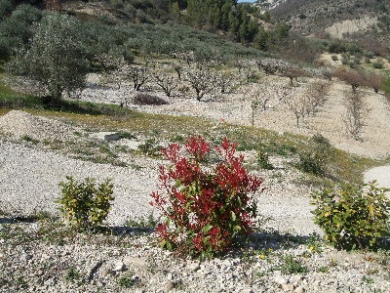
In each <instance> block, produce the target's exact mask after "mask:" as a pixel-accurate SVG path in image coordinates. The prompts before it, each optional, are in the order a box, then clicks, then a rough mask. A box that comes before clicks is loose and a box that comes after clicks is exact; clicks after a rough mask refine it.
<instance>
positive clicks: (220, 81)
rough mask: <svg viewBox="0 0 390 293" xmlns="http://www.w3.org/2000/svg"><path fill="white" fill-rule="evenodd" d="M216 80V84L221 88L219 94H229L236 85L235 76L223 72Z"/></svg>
mask: <svg viewBox="0 0 390 293" xmlns="http://www.w3.org/2000/svg"><path fill="white" fill-rule="evenodd" d="M215 78H216V84H217V85H218V86H219V87H220V88H221V93H222V94H224V93H230V92H231V91H232V89H233V88H234V87H236V86H237V85H238V81H237V78H236V75H235V74H233V73H231V72H230V73H227V72H224V73H222V74H219V75H218V76H216V77H215Z"/></svg>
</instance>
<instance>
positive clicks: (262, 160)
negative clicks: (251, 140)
mask: <svg viewBox="0 0 390 293" xmlns="http://www.w3.org/2000/svg"><path fill="white" fill-rule="evenodd" d="M257 162H258V164H259V166H260V167H261V168H263V169H266V170H272V169H274V166H273V165H272V164H271V163H270V162H269V157H268V154H267V153H266V152H263V151H261V150H259V151H258V152H257Z"/></svg>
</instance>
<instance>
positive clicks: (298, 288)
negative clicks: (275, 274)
mask: <svg viewBox="0 0 390 293" xmlns="http://www.w3.org/2000/svg"><path fill="white" fill-rule="evenodd" d="M303 292H305V291H304V289H303V288H302V287H301V286H298V287H296V288H295V290H294V293H303Z"/></svg>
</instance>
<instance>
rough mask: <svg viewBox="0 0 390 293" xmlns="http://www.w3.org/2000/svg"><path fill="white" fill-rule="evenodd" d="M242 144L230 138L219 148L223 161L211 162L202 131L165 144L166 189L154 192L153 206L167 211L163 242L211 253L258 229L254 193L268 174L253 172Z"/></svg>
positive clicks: (163, 179) (160, 232)
mask: <svg viewBox="0 0 390 293" xmlns="http://www.w3.org/2000/svg"><path fill="white" fill-rule="evenodd" d="M236 147H237V144H236V143H230V142H229V141H228V140H227V139H226V138H225V139H224V140H223V142H222V144H221V146H219V147H216V148H215V151H216V153H217V154H218V156H219V157H220V161H219V162H217V163H216V164H214V165H212V164H210V163H209V162H208V158H209V155H210V153H211V151H212V150H211V147H210V144H209V143H207V142H206V141H205V140H204V139H203V138H202V137H201V136H197V137H191V138H189V139H188V141H187V142H186V143H185V153H186V155H183V154H182V153H183V152H182V147H181V146H179V145H178V144H172V145H170V146H169V147H168V148H166V149H163V151H162V152H163V154H164V156H165V158H166V159H168V160H169V161H171V162H172V165H170V166H169V167H165V166H160V175H159V179H160V183H161V189H162V191H161V193H160V192H153V193H152V194H151V196H152V198H153V201H152V202H151V205H152V206H154V207H156V208H157V209H158V210H160V211H161V212H162V215H163V216H164V217H165V221H164V222H163V223H161V224H159V225H158V227H157V234H158V236H159V238H160V244H161V246H162V247H166V248H168V249H173V248H174V247H179V248H182V249H184V250H185V251H186V252H187V253H189V254H193V255H199V254H200V255H201V257H210V256H212V255H213V254H215V253H219V252H224V251H227V250H229V249H230V248H232V245H233V244H234V243H236V240H238V239H242V238H245V237H246V236H248V235H249V233H251V231H252V228H251V227H252V220H253V218H254V217H255V216H256V205H255V202H254V201H253V198H252V196H250V194H253V193H254V192H255V191H257V190H258V189H259V187H260V185H261V183H262V179H260V178H257V177H255V176H251V175H248V173H247V171H246V170H245V169H244V166H243V160H244V157H243V156H236V155H235V151H236Z"/></svg>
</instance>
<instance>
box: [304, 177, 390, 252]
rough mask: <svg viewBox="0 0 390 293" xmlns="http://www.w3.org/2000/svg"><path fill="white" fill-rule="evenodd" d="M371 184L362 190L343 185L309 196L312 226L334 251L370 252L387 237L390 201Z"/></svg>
mask: <svg viewBox="0 0 390 293" xmlns="http://www.w3.org/2000/svg"><path fill="white" fill-rule="evenodd" d="M387 191H390V189H385V188H378V187H376V185H375V182H372V183H370V184H368V185H363V186H358V187H356V186H353V185H350V184H343V185H341V186H340V187H333V188H324V189H322V190H321V191H319V192H315V193H313V194H312V202H311V203H312V204H313V205H315V206H316V209H315V210H314V211H313V212H312V213H313V214H314V216H315V223H316V224H318V225H319V226H320V227H321V228H322V229H323V230H324V232H325V240H327V241H329V242H330V243H332V244H333V245H334V246H335V247H336V248H339V249H346V250H353V249H366V248H369V249H373V248H376V246H377V244H378V241H379V240H380V239H381V238H382V237H384V236H386V235H389V216H390V200H389V199H388V198H387V197H386V192H387Z"/></svg>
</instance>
